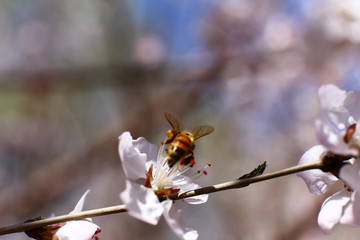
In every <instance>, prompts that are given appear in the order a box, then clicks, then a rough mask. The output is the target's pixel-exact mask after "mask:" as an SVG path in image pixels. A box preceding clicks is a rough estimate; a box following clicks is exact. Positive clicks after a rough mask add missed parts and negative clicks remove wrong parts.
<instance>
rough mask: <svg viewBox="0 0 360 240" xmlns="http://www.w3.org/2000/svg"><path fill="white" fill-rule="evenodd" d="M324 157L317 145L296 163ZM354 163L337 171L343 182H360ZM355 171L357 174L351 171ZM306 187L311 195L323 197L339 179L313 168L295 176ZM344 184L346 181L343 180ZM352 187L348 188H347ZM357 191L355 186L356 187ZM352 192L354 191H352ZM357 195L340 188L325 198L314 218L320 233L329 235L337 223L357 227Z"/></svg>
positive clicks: (359, 222) (359, 204)
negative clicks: (316, 218) (300, 179)
mask: <svg viewBox="0 0 360 240" xmlns="http://www.w3.org/2000/svg"><path fill="white" fill-rule="evenodd" d="M326 154H327V150H326V148H325V147H323V146H321V145H317V146H314V147H312V148H311V149H309V150H308V151H307V152H305V153H304V155H303V156H302V157H301V159H300V162H299V164H305V163H310V162H314V161H318V160H320V159H322V158H323V157H324V156H325V155H326ZM357 162H358V161H355V164H356V167H355V168H354V165H353V164H351V163H349V164H348V165H346V166H344V167H343V168H342V170H341V172H340V178H341V179H342V180H344V181H346V179H352V180H355V179H356V176H355V175H357V178H358V179H357V180H360V175H359V172H360V166H357V165H359V163H357ZM355 169H357V171H355ZM297 175H298V176H299V177H301V178H302V179H303V180H304V181H305V183H306V184H307V186H308V188H309V191H310V192H311V193H314V194H323V193H325V192H326V191H328V190H329V187H330V186H331V185H332V184H334V183H335V182H337V181H340V179H339V178H337V177H335V176H334V175H333V174H331V173H324V172H322V171H321V170H318V169H314V170H308V171H304V172H300V173H298V174H297ZM346 183H347V181H346ZM350 186H352V185H350ZM357 188H359V186H357ZM355 189H356V188H355ZM359 217H360V196H359V194H358V193H357V192H356V191H353V190H352V189H349V188H347V187H344V188H343V189H342V190H340V191H338V192H336V193H335V194H333V195H332V196H330V197H328V198H327V199H326V200H325V201H324V203H323V204H322V206H321V210H320V212H319V216H318V224H319V226H320V228H321V229H322V230H323V232H324V233H330V231H331V229H333V227H334V226H335V225H336V224H338V223H340V224H347V225H354V226H360V219H359Z"/></svg>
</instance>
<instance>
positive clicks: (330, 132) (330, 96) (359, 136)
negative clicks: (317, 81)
mask: <svg viewBox="0 0 360 240" xmlns="http://www.w3.org/2000/svg"><path fill="white" fill-rule="evenodd" d="M319 99H320V105H321V110H322V119H321V120H317V121H316V127H317V136H318V138H319V141H320V143H321V144H322V145H324V146H325V147H326V148H327V149H328V150H329V151H331V152H333V153H336V154H344V155H359V148H360V128H359V127H357V125H358V124H357V123H358V121H359V119H360V94H359V93H355V92H353V91H351V92H346V91H344V90H341V89H339V88H338V87H336V86H335V85H331V84H328V85H323V86H321V87H320V89H319Z"/></svg>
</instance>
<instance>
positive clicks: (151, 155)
mask: <svg viewBox="0 0 360 240" xmlns="http://www.w3.org/2000/svg"><path fill="white" fill-rule="evenodd" d="M119 140H120V142H119V154H120V159H121V162H122V164H123V169H124V173H125V175H126V177H127V178H128V179H130V180H133V181H136V180H138V179H139V178H145V173H146V169H145V163H146V161H148V160H153V161H154V159H156V155H157V149H156V146H155V145H153V144H151V143H149V142H148V141H147V140H146V139H145V138H138V139H136V140H133V139H132V136H131V135H130V133H129V132H124V133H123V134H121V136H120V137H119Z"/></svg>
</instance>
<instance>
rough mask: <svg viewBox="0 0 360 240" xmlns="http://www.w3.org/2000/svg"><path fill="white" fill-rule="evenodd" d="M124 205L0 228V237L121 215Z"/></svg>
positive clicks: (124, 209)
mask: <svg viewBox="0 0 360 240" xmlns="http://www.w3.org/2000/svg"><path fill="white" fill-rule="evenodd" d="M126 211H127V210H126V207H125V205H118V206H112V207H106V208H99V209H94V210H88V211H83V212H79V213H72V214H67V215H62V216H57V217H52V218H46V219H42V220H37V221H34V222H27V223H19V224H15V225H12V226H8V227H3V228H0V235H6V234H10V233H16V232H23V231H26V230H29V229H33V228H39V227H43V226H47V225H51V224H55V223H62V222H67V221H70V220H80V219H85V218H90V217H97V216H103V215H110V214H115V213H121V212H126Z"/></svg>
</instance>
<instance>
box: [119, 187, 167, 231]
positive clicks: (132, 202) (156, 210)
mask: <svg viewBox="0 0 360 240" xmlns="http://www.w3.org/2000/svg"><path fill="white" fill-rule="evenodd" d="M120 198H121V200H122V201H123V202H124V204H125V205H126V207H127V210H128V213H129V214H130V215H131V216H133V217H135V218H137V219H139V220H142V221H144V222H147V223H149V224H152V225H156V224H157V223H158V222H159V218H160V217H161V215H162V213H163V211H164V209H163V207H162V205H161V203H160V202H159V199H158V197H157V196H156V195H155V194H154V191H153V190H152V189H150V188H146V187H145V186H143V185H140V184H137V183H134V182H130V181H126V189H125V190H124V191H123V192H122V193H121V194H120Z"/></svg>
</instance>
